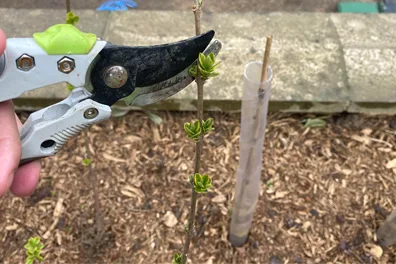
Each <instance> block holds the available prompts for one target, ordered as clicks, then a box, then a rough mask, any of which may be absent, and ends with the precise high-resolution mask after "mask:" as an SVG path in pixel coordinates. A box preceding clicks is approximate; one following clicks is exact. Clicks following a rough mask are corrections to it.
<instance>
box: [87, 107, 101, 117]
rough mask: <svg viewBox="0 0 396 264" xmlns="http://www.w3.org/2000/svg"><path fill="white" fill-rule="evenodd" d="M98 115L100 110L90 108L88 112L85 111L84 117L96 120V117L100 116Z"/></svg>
mask: <svg viewBox="0 0 396 264" xmlns="http://www.w3.org/2000/svg"><path fill="white" fill-rule="evenodd" d="M98 114H99V111H98V109H96V108H89V109H87V110H86V111H85V113H84V117H85V118H86V119H94V118H95V117H97V116H98Z"/></svg>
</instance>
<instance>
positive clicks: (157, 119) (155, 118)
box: [145, 111, 162, 126]
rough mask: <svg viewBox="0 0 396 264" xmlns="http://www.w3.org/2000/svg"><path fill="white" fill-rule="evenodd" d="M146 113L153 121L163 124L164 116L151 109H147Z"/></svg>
mask: <svg viewBox="0 0 396 264" xmlns="http://www.w3.org/2000/svg"><path fill="white" fill-rule="evenodd" d="M145 113H146V114H147V115H148V116H149V118H150V119H151V121H153V122H154V123H155V124H156V125H158V126H159V125H161V124H162V118H161V117H160V116H158V115H156V114H154V113H152V112H150V111H145Z"/></svg>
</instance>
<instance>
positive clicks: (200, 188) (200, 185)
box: [194, 173, 212, 193]
mask: <svg viewBox="0 0 396 264" xmlns="http://www.w3.org/2000/svg"><path fill="white" fill-rule="evenodd" d="M211 187H212V179H211V178H210V177H209V176H208V175H206V174H205V175H201V174H199V173H196V174H195V175H194V190H195V192H197V193H206V192H208V189H209V188H211Z"/></svg>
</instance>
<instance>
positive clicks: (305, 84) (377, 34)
mask: <svg viewBox="0 0 396 264" xmlns="http://www.w3.org/2000/svg"><path fill="white" fill-rule="evenodd" d="M48 14H50V15H48ZM79 15H80V16H81V21H80V23H79V27H80V28H81V29H82V30H83V31H87V32H93V33H96V34H97V35H98V36H99V37H102V38H104V39H105V40H108V41H111V42H113V43H115V44H120V45H155V44H162V43H169V42H174V41H178V40H182V39H186V38H189V37H191V36H193V35H194V34H195V30H194V20H193V15H192V14H191V12H177V11H175V12H173V11H141V10H136V11H134V12H118V13H111V14H109V13H98V12H95V11H92V10H79ZM0 17H1V27H2V28H3V29H4V31H5V32H6V33H7V35H8V37H16V36H18V37H30V36H31V34H33V33H34V32H37V31H43V30H45V29H46V28H47V27H49V26H51V25H53V24H56V23H63V21H64V12H63V11H62V10H48V9H47V10H12V9H9V10H8V9H0ZM15 17H18V18H19V19H15ZM202 25H203V31H206V30H209V29H214V30H215V31H216V33H217V34H216V38H217V39H219V40H220V41H221V42H222V43H223V50H222V51H221V53H220V55H219V59H220V60H221V61H222V62H223V63H222V65H221V66H220V68H219V72H220V73H221V75H220V76H219V77H217V78H215V79H213V80H210V81H209V82H208V84H207V86H206V88H205V89H206V90H205V99H206V101H205V107H206V109H208V110H223V111H238V110H239V109H240V98H241V95H242V82H243V71H244V67H245V65H246V64H247V63H249V62H250V61H260V60H262V56H263V49H264V47H265V37H266V36H268V35H273V37H274V41H273V46H272V56H271V67H272V69H273V71H274V79H273V89H272V97H271V103H270V109H272V110H274V111H276V110H282V111H290V112H340V111H344V110H347V111H351V112H368V113H394V112H395V110H396V89H395V88H396V87H395V83H396V42H395V41H394V40H393V39H394V36H396V16H395V15H386V16H385V15H381V14H380V15H378V14H377V15H351V14H325V13H303V14H291V13H269V14H257V13H243V14H242V13H216V14H214V13H204V15H203V18H202ZM195 89H196V88H195V84H192V85H190V86H189V87H188V88H187V89H185V90H184V91H182V92H180V93H179V94H177V95H175V96H173V97H171V98H169V99H168V100H166V101H163V102H161V103H159V104H154V105H151V106H150V107H151V108H154V109H172V110H194V109H195V105H196V101H195V99H196V92H195ZM67 94H68V92H67V90H66V88H65V86H64V84H62V85H54V86H50V87H46V88H44V89H39V90H36V91H32V92H29V93H26V94H24V95H23V96H22V97H21V98H20V99H18V100H16V105H17V107H18V108H20V109H33V108H37V107H38V106H40V107H41V106H45V105H46V104H48V103H50V102H54V101H59V100H61V99H63V98H64V97H66V96H67Z"/></svg>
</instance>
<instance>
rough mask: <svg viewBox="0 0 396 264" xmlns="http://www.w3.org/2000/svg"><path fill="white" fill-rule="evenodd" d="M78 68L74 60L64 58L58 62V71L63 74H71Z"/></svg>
mask: <svg viewBox="0 0 396 264" xmlns="http://www.w3.org/2000/svg"><path fill="white" fill-rule="evenodd" d="M75 67H76V64H75V62H74V60H73V59H72V58H69V57H63V58H62V59H60V60H59V61H58V70H59V71H60V72H63V73H66V74H68V73H71V72H72V71H73V70H74V68H75Z"/></svg>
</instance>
